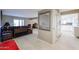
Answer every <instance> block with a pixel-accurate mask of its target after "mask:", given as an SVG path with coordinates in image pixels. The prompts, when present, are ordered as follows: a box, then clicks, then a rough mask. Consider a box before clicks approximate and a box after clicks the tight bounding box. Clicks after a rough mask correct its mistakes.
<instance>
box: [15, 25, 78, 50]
mask: <svg viewBox="0 0 79 59" xmlns="http://www.w3.org/2000/svg"><path fill="white" fill-rule="evenodd" d="M70 28H71V29H70ZM68 29H69V30H68ZM14 40H15V41H16V42H17V44H18V46H19V47H20V48H21V49H22V50H78V49H79V39H77V38H76V37H75V36H74V33H73V30H72V27H71V26H63V27H62V35H61V37H60V38H59V39H58V41H57V42H56V43H55V44H49V43H47V42H45V41H42V40H40V39H38V30H37V29H35V30H33V34H29V35H25V36H22V37H18V38H16V39H14Z"/></svg>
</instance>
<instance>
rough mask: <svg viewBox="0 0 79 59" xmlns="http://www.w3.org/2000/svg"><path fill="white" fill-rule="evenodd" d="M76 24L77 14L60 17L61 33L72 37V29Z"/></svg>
mask: <svg viewBox="0 0 79 59" xmlns="http://www.w3.org/2000/svg"><path fill="white" fill-rule="evenodd" d="M77 24H78V14H77V13H76V14H67V15H61V33H62V34H65V35H66V34H67V35H74V27H75V26H77Z"/></svg>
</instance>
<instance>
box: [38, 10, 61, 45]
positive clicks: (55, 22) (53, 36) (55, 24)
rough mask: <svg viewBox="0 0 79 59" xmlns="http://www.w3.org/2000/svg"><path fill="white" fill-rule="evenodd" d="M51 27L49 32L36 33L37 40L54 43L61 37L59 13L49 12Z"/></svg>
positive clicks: (55, 11)
mask: <svg viewBox="0 0 79 59" xmlns="http://www.w3.org/2000/svg"><path fill="white" fill-rule="evenodd" d="M50 20H51V23H50V24H51V25H50V27H51V28H50V31H46V30H41V29H39V31H38V37H39V39H42V40H44V41H46V42H48V43H51V44H52V43H55V42H56V41H57V39H58V38H59V36H60V35H61V30H60V29H61V26H60V13H58V12H57V10H51V19H50Z"/></svg>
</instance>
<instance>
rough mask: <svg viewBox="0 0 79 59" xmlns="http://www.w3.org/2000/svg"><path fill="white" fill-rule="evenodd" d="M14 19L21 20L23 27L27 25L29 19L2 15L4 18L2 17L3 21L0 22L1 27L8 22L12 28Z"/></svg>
mask: <svg viewBox="0 0 79 59" xmlns="http://www.w3.org/2000/svg"><path fill="white" fill-rule="evenodd" d="M14 19H23V20H24V25H25V26H26V25H27V24H29V19H27V18H23V17H14V16H7V15H4V16H3V20H2V26H3V25H4V24H5V22H9V23H10V25H11V26H14V23H13V20H14Z"/></svg>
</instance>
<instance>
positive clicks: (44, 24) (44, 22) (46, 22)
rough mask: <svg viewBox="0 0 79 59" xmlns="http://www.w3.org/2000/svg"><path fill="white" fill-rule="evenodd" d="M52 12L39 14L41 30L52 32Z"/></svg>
mask: <svg viewBox="0 0 79 59" xmlns="http://www.w3.org/2000/svg"><path fill="white" fill-rule="evenodd" d="M50 16H51V15H50V11H49V10H47V11H44V10H43V12H40V13H39V14H38V23H39V29H41V30H47V31H50V19H51V18H50Z"/></svg>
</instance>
